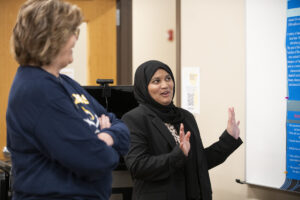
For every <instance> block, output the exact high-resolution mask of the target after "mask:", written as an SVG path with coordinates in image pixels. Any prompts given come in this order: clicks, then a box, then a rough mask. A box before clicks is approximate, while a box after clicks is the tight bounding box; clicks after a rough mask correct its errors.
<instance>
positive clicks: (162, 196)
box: [122, 104, 242, 200]
mask: <svg viewBox="0 0 300 200" xmlns="http://www.w3.org/2000/svg"><path fill="white" fill-rule="evenodd" d="M179 109H180V108H179ZM180 112H182V115H183V116H184V120H183V123H184V124H185V125H187V126H188V127H190V130H189V131H191V139H193V140H194V143H195V145H196V148H192V147H191V149H196V152H190V153H194V154H196V156H195V160H194V163H195V165H197V166H198V167H197V169H196V171H197V174H195V176H197V179H198V183H199V186H200V188H199V191H201V194H200V198H201V199H203V200H211V199H212V191H211V184H210V179H209V174H208V170H209V169H211V168H213V167H215V166H217V165H219V164H221V163H222V162H224V161H225V160H226V158H227V157H228V156H229V155H230V154H231V153H232V152H233V151H234V150H235V149H237V148H238V147H239V146H240V145H241V144H242V141H241V139H240V138H239V139H238V140H236V139H234V138H233V137H232V136H230V135H229V134H228V133H227V131H224V133H223V134H222V135H221V136H220V138H219V141H218V142H216V143H214V144H212V145H211V146H209V147H207V148H204V147H203V144H202V141H201V138H200V132H199V130H198V126H197V123H196V121H195V118H194V116H193V115H192V114H191V113H190V112H188V111H186V110H184V109H180ZM122 120H123V121H124V122H125V123H126V125H127V126H128V128H129V130H130V134H131V135H130V137H131V138H130V140H131V146H130V149H129V152H128V154H127V155H126V157H125V162H126V164H127V167H128V169H129V171H130V173H131V175H132V177H133V180H134V189H133V199H134V200H150V199H151V200H153V199H155V200H185V199H187V198H186V196H187V195H186V187H188V186H189V183H187V182H186V177H185V176H186V172H185V163H186V162H187V160H188V159H187V157H185V155H184V154H183V152H182V151H181V149H180V148H179V146H178V145H176V143H175V140H174V138H173V137H172V135H171V133H170V131H169V130H168V128H167V127H166V126H165V124H164V122H163V121H162V120H161V119H160V118H159V117H158V116H157V115H156V113H154V112H153V111H152V110H150V109H149V108H148V107H147V106H145V105H143V104H140V105H139V107H137V108H135V109H133V110H132V111H130V112H128V113H127V114H125V115H124V116H123V117H122Z"/></svg>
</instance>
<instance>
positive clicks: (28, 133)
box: [6, 0, 129, 200]
mask: <svg viewBox="0 0 300 200" xmlns="http://www.w3.org/2000/svg"><path fill="white" fill-rule="evenodd" d="M82 19H83V17H82V14H81V11H80V9H79V8H78V7H77V6H75V5H72V4H70V3H66V2H63V1H61V0H29V1H27V2H25V3H24V4H23V5H22V7H21V9H20V11H19V15H18V18H17V22H16V25H15V27H14V29H13V35H12V50H13V53H14V56H15V59H16V60H17V62H18V63H19V64H20V67H19V68H18V70H17V73H16V75H15V78H14V81H13V84H12V86H11V90H10V95H9V101H8V108H7V116H6V119H7V146H8V149H9V151H10V153H11V158H12V172H13V173H12V175H13V199H14V200H18V199H39V200H42V199H77V200H81V199H82V200H83V199H84V200H87V199H109V196H110V193H111V183H112V174H111V171H112V170H113V169H114V168H115V167H116V166H117V164H118V162H119V156H120V155H124V154H126V153H127V151H128V148H129V131H128V129H127V127H126V126H125V125H124V123H123V122H121V121H120V120H119V119H117V118H116V117H115V115H114V114H112V113H108V112H107V111H106V110H105V109H104V108H103V107H102V106H101V105H100V104H99V103H98V102H97V101H96V100H95V99H94V98H93V97H91V96H90V95H89V94H88V93H87V92H86V91H85V90H84V89H83V88H82V87H81V86H80V85H79V84H78V83H77V82H76V81H74V80H72V79H71V78H69V77H67V76H65V75H62V74H60V73H59V72H60V70H61V69H62V68H64V67H66V66H67V65H68V64H69V63H71V62H72V61H73V55H72V49H73V47H74V46H75V43H76V41H77V38H78V36H79V31H78V30H79V29H78V26H79V25H80V24H81V22H82Z"/></svg>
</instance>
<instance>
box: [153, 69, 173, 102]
mask: <svg viewBox="0 0 300 200" xmlns="http://www.w3.org/2000/svg"><path fill="white" fill-rule="evenodd" d="M173 88H174V81H173V79H172V77H171V76H170V74H168V72H166V71H165V70H163V69H158V70H157V71H156V72H155V73H154V75H153V76H152V78H151V80H150V82H149V84H148V92H149V94H150V96H151V97H152V99H154V100H155V101H156V102H157V103H159V104H161V105H164V106H167V105H169V104H170V103H171V102H172V99H173V95H174V94H173V93H174V92H173Z"/></svg>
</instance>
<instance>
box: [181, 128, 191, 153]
mask: <svg viewBox="0 0 300 200" xmlns="http://www.w3.org/2000/svg"><path fill="white" fill-rule="evenodd" d="M179 132H180V133H179V139H180V144H179V145H180V149H181V150H182V152H183V153H184V155H185V156H188V155H189V152H190V148H191V144H190V136H191V132H190V131H188V132H187V133H186V134H184V127H183V124H182V123H181V124H180V130H179Z"/></svg>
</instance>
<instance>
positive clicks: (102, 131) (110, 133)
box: [99, 128, 118, 147]
mask: <svg viewBox="0 0 300 200" xmlns="http://www.w3.org/2000/svg"><path fill="white" fill-rule="evenodd" d="M100 133H107V134H108V135H110V136H111V137H112V139H113V141H114V144H113V146H112V147H116V146H117V143H118V140H117V137H116V136H115V134H114V133H113V132H112V131H110V130H109V129H107V128H105V129H102V130H101V131H100ZM100 133H99V134H100Z"/></svg>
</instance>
